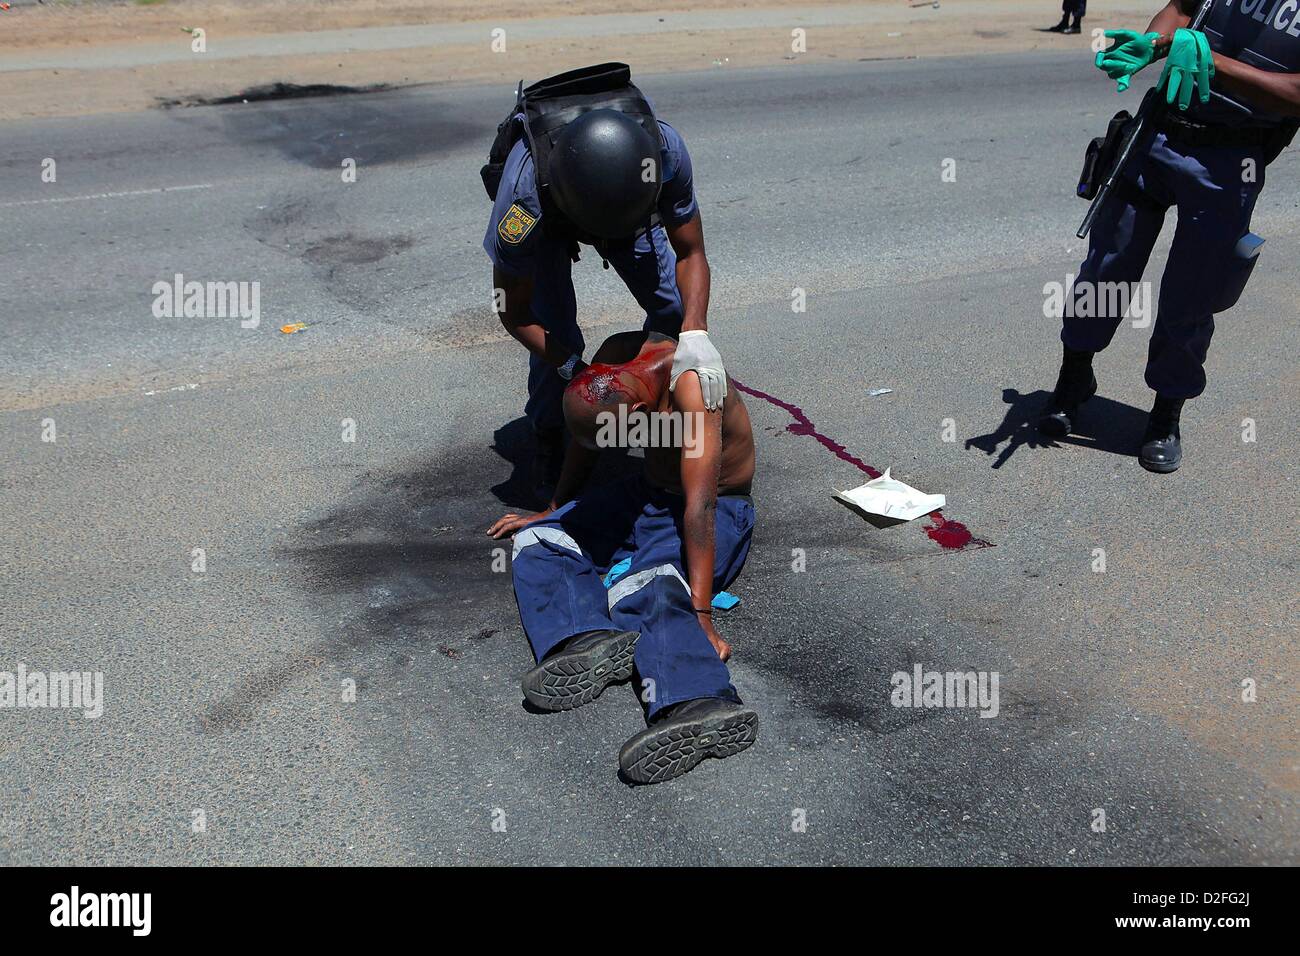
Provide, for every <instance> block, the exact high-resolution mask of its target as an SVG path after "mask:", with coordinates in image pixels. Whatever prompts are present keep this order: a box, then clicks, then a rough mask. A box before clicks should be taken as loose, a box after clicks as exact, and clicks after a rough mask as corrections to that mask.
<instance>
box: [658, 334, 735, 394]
mask: <svg viewBox="0 0 1300 956" xmlns="http://www.w3.org/2000/svg"><path fill="white" fill-rule="evenodd" d="M692 370H694V372H695V374H696V375H698V376H699V377H700V391H701V392H702V393H703V394H704V407H705V408H707V409H708V410H709V411H711V412H715V411H717V410H718V406H720V405H721V404H722V400H723V399H724V398H726V397H727V370H726V369H725V368H723V367H722V356H721V355H719V354H718V350H717V349H716V348H714V347H713V343H712V342H710V341H709V333H708V332H704V331H700V330H698V329H697V330H693V331H690V332H683V333H682V334H681V336H680V337H679V338H678V339H677V351H676V352H674V353H673V371H672V376H671V377H670V378H669V380H668V388H669V389H670V390H671V389H675V388H676V387H677V379H678V378H680V377H681V375H682V373H683V372H689V371H692Z"/></svg>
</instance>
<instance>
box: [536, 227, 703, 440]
mask: <svg viewBox="0 0 1300 956" xmlns="http://www.w3.org/2000/svg"><path fill="white" fill-rule="evenodd" d="M584 254H591V255H596V256H599V255H600V254H601V253H600V252H596V251H589V250H588V249H587V248H584ZM604 255H605V257H606V260H607V261H608V262H609V264H610V265H611V266H612V267H613V268H614V271H615V272H617V273H618V276H619V278H621V279H622V280H623V283H624V284H625V285H626V286H627V288H628V291H630V292H631V293H632V295H633V297H634V298H635V299H636V301H637V304H638V305H640V306H641V308H642V309H644V310H645V324H644V326H643V328H645V329H647V330H648V331H652V332H662V333H663V334H664V335H674V336H675V335H677V334H678V333H679V332H681V330H682V297H681V293H680V292H679V291H678V289H677V255H676V253H674V252H673V247H672V245H671V244H670V243H669V242H668V234H667V232H665V231H664V227H663V226H661V225H657V224H656V225H655V226H653V227H652V228H651V229H649V230H646V231H644V232H642V233H641V234H640V235H638V236H637V237H636V239H635V240H629V241H626V242H619V243H613V244H611V245H610V246H609V247H608V248H607V249H605V250H604ZM532 313H533V317H534V318H535V319H536V320H537V322H538V324H540V325H541V326H542V327H543V328H544V329H546V331H547V332H548V333H550V334H551V335H554V336H556V337H557V338H558V339H559V340H560V341H561V342H564V343H565V344H567V345H568V347H569V348H571V349H572V350H573V351H574V352H578V353H582V352H583V351H584V350H585V348H586V343H585V342H584V340H583V336H582V329H580V328H579V327H578V304H577V301H576V298H575V296H574V293H573V260H571V259H570V258H569V247H568V245H567V244H566V243H563V242H558V241H555V240H552V239H547V240H546V241H545V242H543V243H542V244H541V246H540V247H539V249H538V259H537V269H536V272H535V273H534V278H533V306H532ZM567 384H568V383H567V382H565V381H564V379H562V378H560V376H559V374H558V373H557V372H556V371H555V366H553V365H551V364H550V363H549V362H544V361H542V360H541V359H539V358H538V357H537V356H536V355H529V356H528V402H527V404H526V405H525V406H524V415H525V416H526V417H527V418H528V421H529V422H531V423H532V426H533V428H534V429H542V430H545V429H554V428H560V427H562V426H563V425H564V411H563V406H562V405H561V398H562V397H563V395H564V386H565V385H567Z"/></svg>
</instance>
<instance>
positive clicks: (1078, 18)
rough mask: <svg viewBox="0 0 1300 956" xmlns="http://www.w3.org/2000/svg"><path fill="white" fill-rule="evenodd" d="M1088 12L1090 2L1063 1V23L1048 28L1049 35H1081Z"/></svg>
mask: <svg viewBox="0 0 1300 956" xmlns="http://www.w3.org/2000/svg"><path fill="white" fill-rule="evenodd" d="M1087 12H1088V0H1061V22H1060V23H1058V24H1057V25H1056V26H1054V27H1048V28H1047V32H1048V33H1079V32H1081V31H1082V29H1083V26H1082V25H1083V17H1084V15H1085V14H1086V13H1087Z"/></svg>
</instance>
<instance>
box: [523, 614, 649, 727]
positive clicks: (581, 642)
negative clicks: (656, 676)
mask: <svg viewBox="0 0 1300 956" xmlns="http://www.w3.org/2000/svg"><path fill="white" fill-rule="evenodd" d="M640 636H641V635H640V634H639V633H638V632H636V631H586V632H584V633H582V634H575V635H574V636H573V637H571V638H569V639H568V640H567V641H565V642H564V643H563V644H561V645H560V647H559V648H558V649H557V650H554V651H552V652H551V653H550V654H548V655H546V657H545V658H544V659H543V660H542V662H541V663H540V664H538V665H537V666H536V667H534V668H533V669H532V670H530V671H529V672H528V673H527V674H525V675H524V677H523V680H522V681H520V684H519V686H520V688H521V689H522V690H523V692H524V697H525V698H526V699H527V700H528V702H529V703H530V704H532V705H533V706H534V707H538V708H541V709H542V710H573V708H575V707H581V706H582V705H583V704H586V703H590V702H591V701H593V700H595V699H596V698H597V697H599V696H600V692H601V691H603V690H604V689H605V688H606V687H608V686H609V685H610V684H614V683H617V682H618V681H621V680H627V679H628V678H629V677H631V676H632V657H633V653H634V651H635V650H636V642H637V638H639V637H640Z"/></svg>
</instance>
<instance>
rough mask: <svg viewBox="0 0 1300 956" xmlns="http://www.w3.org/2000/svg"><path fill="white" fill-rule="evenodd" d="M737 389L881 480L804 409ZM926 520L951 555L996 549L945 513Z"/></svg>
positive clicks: (927, 528) (797, 431)
mask: <svg viewBox="0 0 1300 956" xmlns="http://www.w3.org/2000/svg"><path fill="white" fill-rule="evenodd" d="M728 381H730V382H731V384H732V385H734V386H735V387H736V388H737V389H739V390H740V391H742V392H744V393H745V394H746V395H753V396H754V397H755V398H759V399H762V400H763V401H765V402H767V403H768V404H770V405H775V406H776V407H777V408H779V409H781V410H783V411H785V412H788V413H789V414H790V415H791V416H792V417H793V418H794V421H793V422H791V423H790V424H789V425H786V426H785V430H786V431H788V432H790V433H791V434H794V435H809V436H811V437H812V438H815V439H816V440H817V442H818V444H820V445H821V446H822V447H823V448H825V449H826V450H827V451H829V452H830V453H831V454H832V455H834V456H835V457H836V458H838V459H840V460H841V461H846V462H848V463H849V464H850V465H852V466H853V467H854V468H856V469H858V471H860V472H862V473H863V474H865V475H867V476H869V477H871V478H879V477H880V475H881V472H880V471H878V470H877V469H875V468H872V467H871V466H870V465H868V464H867V463H866V462H865V461H863V460H862V459H861V458H859V457H857V456H856V455H854V454H852V453H851V452H849V450H848V449H847V448H845V447H844V446H843V445H841V444H840V443H839V442H837V441H835V440H834V439H833V438H830V437H828V436H826V435H823V434H822V433H821V432H819V431H818V430H817V426H816V425H814V424H813V423H812V421H811V419H809V418H808V416H807V415H805V414H804V411H803V409H802V408H800V407H799V406H798V405H794V404H792V403H790V402H786V401H782V400H781V399H779V398H777V397H776V396H774V395H769V394H767V392H760V391H759V390H758V389H756V388H750V387H749V386H748V385H744V384H742V383H740V382H738V381H736V380H735V379H734V378H728ZM926 517H927V518H929V520H930V524H929V525H924V526H923V527H924V528H925V533H926V534H927V535H929V537H930V540H931V541H933V542H935V544H937V545H939V547H941V548H944V549H946V550H948V551H960V550H962V549H963V548H992V547H995V545H994V544H993V542H991V541H985V540H984V539H983V538H977V537H975V536H974V535H973V534H971V533H970V530H969V529H968V528H967V527H966V526H965V525H964V524H962V523H961V522H960V521H953V520H952V519H951V518H945V517H944V516H943V512H942V511H932V512H930V513H929V514H928V515H926Z"/></svg>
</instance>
